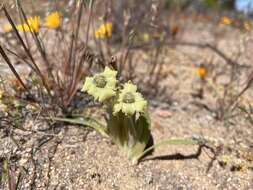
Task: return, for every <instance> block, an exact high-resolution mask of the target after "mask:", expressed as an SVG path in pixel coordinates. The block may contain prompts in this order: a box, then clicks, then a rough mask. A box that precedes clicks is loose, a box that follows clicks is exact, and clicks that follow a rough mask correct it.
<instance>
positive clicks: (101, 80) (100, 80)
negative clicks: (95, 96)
mask: <svg viewBox="0 0 253 190" xmlns="http://www.w3.org/2000/svg"><path fill="white" fill-rule="evenodd" d="M94 83H95V85H96V87H98V88H104V87H105V85H106V79H105V76H103V75H97V76H95V77H94Z"/></svg>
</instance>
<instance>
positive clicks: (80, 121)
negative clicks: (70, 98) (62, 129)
mask: <svg viewBox="0 0 253 190" xmlns="http://www.w3.org/2000/svg"><path fill="white" fill-rule="evenodd" d="M47 119H52V120H54V121H63V122H67V123H72V124H77V125H83V126H87V127H90V128H93V129H95V130H96V131H97V132H99V133H100V134H101V135H102V136H104V137H109V136H108V133H107V129H106V127H105V126H103V125H102V124H101V123H99V122H98V121H97V120H95V119H92V118H90V117H76V118H59V117H48V118H47Z"/></svg>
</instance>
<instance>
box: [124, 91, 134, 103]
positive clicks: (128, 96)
mask: <svg viewBox="0 0 253 190" xmlns="http://www.w3.org/2000/svg"><path fill="white" fill-rule="evenodd" d="M123 102H124V103H127V104H131V103H134V102H135V98H134V95H133V93H131V92H127V93H126V94H125V95H124V97H123Z"/></svg>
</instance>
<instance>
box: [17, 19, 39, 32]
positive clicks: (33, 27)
mask: <svg viewBox="0 0 253 190" xmlns="http://www.w3.org/2000/svg"><path fill="white" fill-rule="evenodd" d="M39 29H40V17H38V16H35V17H31V18H28V19H27V23H25V24H19V25H18V26H17V30H19V31H21V32H34V33H38V32H39Z"/></svg>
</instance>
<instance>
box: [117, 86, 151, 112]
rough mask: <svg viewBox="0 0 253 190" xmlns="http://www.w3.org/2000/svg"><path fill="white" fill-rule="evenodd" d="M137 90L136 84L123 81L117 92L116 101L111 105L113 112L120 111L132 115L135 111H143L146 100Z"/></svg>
mask: <svg viewBox="0 0 253 190" xmlns="http://www.w3.org/2000/svg"><path fill="white" fill-rule="evenodd" d="M136 91H137V86H136V85H134V84H132V83H131V82H128V83H125V84H124V87H123V89H122V90H121V92H120V94H119V98H118V101H117V103H116V104H115V105H114V107H113V114H114V115H115V114H117V113H118V112H119V111H122V112H123V113H124V114H126V115H129V116H131V115H133V114H134V113H135V112H144V111H145V108H146V107H147V101H146V100H145V99H144V98H143V97H142V95H141V94H140V93H138V92H136Z"/></svg>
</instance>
